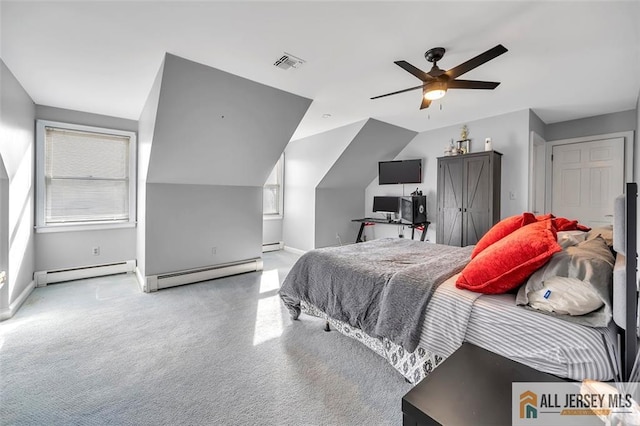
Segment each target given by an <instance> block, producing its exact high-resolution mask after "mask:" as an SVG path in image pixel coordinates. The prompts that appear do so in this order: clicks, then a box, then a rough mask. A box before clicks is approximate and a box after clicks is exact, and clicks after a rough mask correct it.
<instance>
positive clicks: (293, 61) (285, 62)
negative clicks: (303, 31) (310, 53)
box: [273, 52, 306, 70]
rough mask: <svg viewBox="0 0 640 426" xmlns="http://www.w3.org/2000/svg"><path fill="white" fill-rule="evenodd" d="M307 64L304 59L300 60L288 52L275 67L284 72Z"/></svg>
mask: <svg viewBox="0 0 640 426" xmlns="http://www.w3.org/2000/svg"><path fill="white" fill-rule="evenodd" d="M305 62H306V61H305V60H304V59H300V58H298V57H296V56H293V55H291V54H289V53H287V52H284V55H282V56H281V57H280V59H278V60H277V61H275V62H274V63H273V65H275V66H276V67H278V68H282V69H283V70H288V69H289V68H300V67H301V66H302V65H303V64H304V63H305Z"/></svg>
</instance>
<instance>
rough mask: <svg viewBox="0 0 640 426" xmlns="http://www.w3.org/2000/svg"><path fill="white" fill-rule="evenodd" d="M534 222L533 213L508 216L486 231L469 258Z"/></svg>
mask: <svg viewBox="0 0 640 426" xmlns="http://www.w3.org/2000/svg"><path fill="white" fill-rule="evenodd" d="M535 221H536V217H535V216H534V215H533V213H526V212H525V213H522V214H519V215H516V216H510V217H508V218H506V219H502V220H501V221H500V222H498V223H496V224H495V225H493V226H492V227H491V229H489V230H488V231H487V233H486V234H484V235H483V236H482V238H480V241H478V243H477V244H476V246H475V247H474V249H473V251H472V252H471V258H472V259H473V258H474V257H476V256H477V255H478V254H480V252H481V251H483V250H484V249H486V248H487V247H489V246H490V245H491V244H493V243H495V242H497V241H500V240H501V239H503V238H504V237H506V236H507V235H509V234H511V233H512V232H513V231H515V230H517V229H520V228H522V227H523V226H525V225H528V224H530V223H534V222H535Z"/></svg>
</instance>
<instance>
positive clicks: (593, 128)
mask: <svg viewBox="0 0 640 426" xmlns="http://www.w3.org/2000/svg"><path fill="white" fill-rule="evenodd" d="M636 115H637V111H636V110H628V111H620V112H614V113H611V114H604V115H597V116H595V117H587V118H581V119H578V120H569V121H562V122H559V123H551V124H547V128H546V135H545V139H546V140H547V142H549V141H556V140H562V139H571V138H579V137H583V136H593V135H604V134H607V133H616V132H626V131H630V130H631V131H633V130H635V129H636Z"/></svg>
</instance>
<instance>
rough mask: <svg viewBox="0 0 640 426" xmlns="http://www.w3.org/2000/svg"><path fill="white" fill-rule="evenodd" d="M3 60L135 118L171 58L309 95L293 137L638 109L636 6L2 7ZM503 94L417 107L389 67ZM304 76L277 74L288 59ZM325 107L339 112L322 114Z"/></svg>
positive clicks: (23, 74) (408, 82)
mask: <svg viewBox="0 0 640 426" xmlns="http://www.w3.org/2000/svg"><path fill="white" fill-rule="evenodd" d="M0 8H1V11H0V12H1V13H0V20H1V21H0V57H2V59H3V60H4V61H5V62H6V64H7V66H8V67H9V68H10V69H11V70H12V72H13V73H14V74H15V76H16V77H17V79H18V80H19V81H20V83H21V84H22V85H23V87H24V88H25V89H26V90H27V92H28V93H29V95H30V96H31V97H32V99H33V100H34V101H35V102H36V103H37V104H39V105H49V106H55V107H60V108H67V109H72V110H79V111H87V112H93V113H98V114H105V115H111V116H116V117H123V118H130V119H138V117H140V112H141V111H142V108H143V105H144V103H145V100H146V98H147V96H148V94H149V91H150V88H151V85H152V84H153V79H154V78H155V76H156V74H157V71H158V66H159V64H160V62H161V61H162V58H163V56H164V53H165V52H172V53H174V54H176V55H179V56H182V57H185V58H189V59H192V60H194V61H197V62H199V63H202V64H206V65H209V66H212V67H215V68H218V69H220V70H224V71H226V72H229V73H232V74H235V75H239V76H242V77H244V78H248V79H250V80H252V81H256V82H259V83H262V84H265V85H268V86H271V87H275V88H278V89H281V90H284V91H287V92H290V93H294V94H297V95H299V96H303V97H306V98H310V99H313V100H314V101H313V104H312V105H311V107H310V108H309V110H308V112H307V114H306V115H305V116H304V118H303V120H302V122H301V125H300V126H299V128H298V129H297V130H296V132H295V134H294V137H293V138H294V139H301V138H303V137H306V136H309V135H313V134H317V133H321V132H324V131H327V130H330V129H333V128H337V127H340V126H343V125H346V124H350V123H354V122H358V121H361V120H365V119H367V118H369V117H373V118H376V119H379V120H381V121H384V122H388V123H391V124H394V125H397V126H401V127H405V128H408V129H411V130H415V131H419V132H422V131H425V130H431V129H437V128H441V127H445V126H448V125H453V124H457V123H464V122H468V121H473V120H476V119H481V118H485V117H491V116H497V115H500V114H503V113H506V112H511V111H520V110H522V109H526V108H532V109H533V110H534V111H535V113H536V114H537V115H538V116H539V117H540V118H541V119H542V120H543V121H545V123H554V122H560V121H566V120H572V119H577V118H584V117H589V116H594V115H600V114H606V113H612V112H617V111H625V110H630V109H634V108H635V104H636V97H637V94H638V89H640V25H638V22H640V2H638V1H611V0H605V1H540V0H534V1H526V0H518V1H426V0H425V1H253V2H248V1H171V0H167V1H56V0H50V1H2V2H0ZM498 43H501V44H503V45H504V46H506V47H507V48H508V49H509V52H508V53H506V54H504V55H502V56H500V57H499V58H496V59H495V60H493V61H490V62H489V63H487V64H485V65H483V66H481V67H479V68H477V69H475V70H473V71H471V72H469V73H468V74H466V75H465V78H467V79H470V80H485V79H486V80H490V81H500V82H501V85H500V86H499V87H498V88H497V89H496V90H493V91H482V90H476V91H469V90H458V91H453V90H452V91H450V92H449V93H447V95H446V96H445V97H444V99H443V100H442V101H441V102H440V103H441V104H442V106H443V109H442V110H440V109H439V108H438V107H437V105H436V107H435V108H429V110H427V111H420V110H419V109H418V108H419V105H420V92H419V91H413V92H407V93H403V94H400V95H397V96H391V97H388V98H383V99H378V100H370V99H369V98H370V97H372V96H376V95H380V94H383V93H387V92H391V91H394V90H400V89H404V88H407V87H411V86H415V85H417V84H419V81H418V80H417V79H416V78H415V77H414V76H412V75H410V74H409V73H407V72H405V71H403V70H402V69H400V68H399V67H397V66H396V65H395V64H394V63H393V61H397V60H401V59H403V60H406V61H408V62H410V63H411V64H413V65H415V66H417V67H419V68H421V69H423V70H424V69H428V67H429V66H430V64H429V63H428V62H427V61H425V60H424V56H423V55H424V52H425V51H426V50H427V49H429V48H432V47H436V46H442V47H444V48H446V49H447V52H446V54H445V56H444V58H443V59H442V61H441V62H440V63H439V66H440V67H441V68H443V69H449V68H451V67H453V66H456V65H458V64H460V63H462V62H464V61H466V60H468V59H470V58H472V57H474V56H475V55H478V54H479V53H481V52H484V51H485V50H487V49H489V48H491V47H493V46H495V45H496V44H498ZM285 51H286V52H288V53H291V54H293V55H296V56H299V57H301V58H302V59H304V60H306V63H305V64H304V66H303V67H301V68H300V69H297V70H296V69H289V70H286V71H285V70H282V69H279V68H276V67H274V66H273V63H274V61H275V60H276V59H278V58H279V57H280V56H281V55H282V54H283V52H285ZM325 113H329V114H331V118H329V119H323V118H322V116H323V115H324V114H325Z"/></svg>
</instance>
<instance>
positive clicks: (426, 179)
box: [365, 109, 530, 242]
mask: <svg viewBox="0 0 640 426" xmlns="http://www.w3.org/2000/svg"><path fill="white" fill-rule="evenodd" d="M529 120H530V116H529V110H528V109H525V110H521V111H516V112H512V113H508V114H503V115H498V116H494V117H489V118H485V119H481V120H475V121H470V122H468V123H460V124H458V125H454V126H448V127H443V128H441V129H436V130H431V131H426V132H422V133H420V134H418V135H417V136H416V137H415V138H414V139H413V140H412V141H411V143H409V144H408V145H407V146H406V147H405V148H404V149H403V150H402V151H401V152H400V153H399V154H398V155H397V156H396V157H395V159H399V160H405V159H412V158H422V159H423V163H422V174H423V182H422V184H420V185H404V187H403V185H378V179H377V178H375V179H374V180H373V181H372V182H371V183H370V184H369V186H368V187H367V189H366V192H365V212H366V215H367V216H370V215H373V216H375V214H374V213H373V212H372V204H373V197H374V196H375V195H395V196H400V195H409V193H411V192H412V191H414V190H415V189H416V187H418V188H419V189H421V190H422V192H423V194H425V195H426V196H427V218H428V220H429V221H430V222H431V225H430V226H429V229H428V231H427V238H428V239H429V241H432V242H435V241H436V237H435V236H436V234H435V230H436V217H437V215H436V189H437V185H438V174H437V164H438V163H437V158H438V157H441V156H443V155H444V149H445V148H446V147H447V146H448V145H449V141H450V140H451V139H454V140H458V139H460V128H461V127H462V125H463V124H467V126H468V128H469V138H470V139H471V144H470V152H479V151H483V150H484V139H485V138H486V137H490V138H491V139H492V145H493V149H494V150H495V151H498V152H500V153H502V154H503V156H502V181H501V182H502V191H501V192H502V193H501V195H500V202H501V212H500V214H501V217H503V218H504V217H507V216H511V215H515V214H519V213H522V212H523V211H525V210H526V209H527V200H528V174H529V172H528V170H529ZM509 191H512V192H513V193H514V195H515V199H514V200H511V199H510V198H509ZM404 233H405V236H409V237H410V236H411V231H410V230H409V229H404ZM366 235H367V238H370V239H371V238H382V237H397V236H398V230H397V229H396V227H394V226H373V227H368V228H367V230H366ZM416 238H417V237H416Z"/></svg>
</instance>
